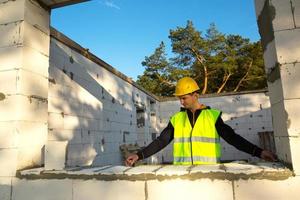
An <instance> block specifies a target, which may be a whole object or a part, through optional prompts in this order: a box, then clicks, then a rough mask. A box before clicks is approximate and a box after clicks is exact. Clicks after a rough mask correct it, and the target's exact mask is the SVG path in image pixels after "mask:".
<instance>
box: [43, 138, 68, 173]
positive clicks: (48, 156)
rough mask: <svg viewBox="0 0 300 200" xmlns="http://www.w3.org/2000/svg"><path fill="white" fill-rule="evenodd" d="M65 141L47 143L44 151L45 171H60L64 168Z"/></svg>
mask: <svg viewBox="0 0 300 200" xmlns="http://www.w3.org/2000/svg"><path fill="white" fill-rule="evenodd" d="M67 144H68V142H67V141H48V142H47V144H46V148H45V149H46V151H45V169H46V170H53V169H55V170H62V169H64V168H65V162H66V150H67Z"/></svg>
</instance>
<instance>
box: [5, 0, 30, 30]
mask: <svg viewBox="0 0 300 200" xmlns="http://www.w3.org/2000/svg"><path fill="white" fill-rule="evenodd" d="M24 10H25V0H19V1H5V2H2V3H1V2H0V11H1V12H0V24H7V23H11V22H15V21H20V20H23V19H24Z"/></svg>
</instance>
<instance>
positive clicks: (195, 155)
mask: <svg viewBox="0 0 300 200" xmlns="http://www.w3.org/2000/svg"><path fill="white" fill-rule="evenodd" d="M220 113H221V112H220V111H219V110H215V109H203V110H202V111H201V113H200V115H199V116H198V118H197V120H196V122H195V124H194V127H193V128H192V126H191V124H190V121H189V118H188V115H187V112H186V111H181V112H178V113H176V114H174V115H173V116H172V117H171V120H170V121H171V123H172V125H173V127H174V144H173V159H174V160H173V163H174V164H175V165H192V164H196V165H197V164H216V163H219V162H220V157H221V145H220V136H219V134H218V132H217V130H216V127H215V124H216V121H217V119H218V117H219V116H220Z"/></svg>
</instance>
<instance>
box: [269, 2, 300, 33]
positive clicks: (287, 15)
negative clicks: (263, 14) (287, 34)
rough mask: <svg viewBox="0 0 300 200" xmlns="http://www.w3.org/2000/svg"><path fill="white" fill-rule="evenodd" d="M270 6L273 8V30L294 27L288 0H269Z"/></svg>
mask: <svg viewBox="0 0 300 200" xmlns="http://www.w3.org/2000/svg"><path fill="white" fill-rule="evenodd" d="M270 6H271V9H274V19H273V20H272V24H273V29H274V31H275V32H276V31H281V30H286V29H293V28H295V27H294V22H293V13H292V8H291V3H290V1H282V0H271V1H270ZM270 11H271V10H270ZM270 14H271V13H270ZM272 14H273V13H272Z"/></svg>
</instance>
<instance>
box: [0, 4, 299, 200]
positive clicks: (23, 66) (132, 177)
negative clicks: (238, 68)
mask: <svg viewBox="0 0 300 200" xmlns="http://www.w3.org/2000/svg"><path fill="white" fill-rule="evenodd" d="M77 3H85V0H0V200H50V199H55V200H82V199H88V200H96V199H97V200H98V199H103V200H116V199H120V200H126V199H130V200H154V199H155V200H157V199H181V198H195V197H196V198H200V197H201V199H209V200H219V199H220V200H221V199H222V200H248V199H249V200H252V199H263V200H267V199H272V200H273V199H278V200H281V199H282V200H285V199H291V200H294V199H295V200H296V199H299V197H298V196H299V194H300V192H299V188H300V116H299V114H297V113H298V111H297V110H298V108H299V110H300V103H299V102H300V101H299V98H300V93H299V96H298V91H300V79H299V77H298V75H300V68H299V69H298V68H297V67H300V64H299V62H300V1H298V0H253V3H254V4H255V9H256V17H257V24H258V27H259V33H260V36H261V43H262V45H263V51H264V52H263V58H264V63H265V71H266V75H267V82H268V88H267V89H264V90H255V91H247V92H231V93H221V94H207V95H202V96H200V101H201V102H202V103H203V104H205V105H209V106H211V107H213V108H217V109H219V110H222V112H223V114H222V117H223V120H224V122H226V124H228V125H230V126H231V127H232V128H233V129H234V130H235V131H236V132H237V133H239V134H240V135H241V136H243V137H244V138H246V139H247V140H248V141H250V142H252V143H253V144H255V145H257V146H259V147H261V148H264V149H268V150H270V151H272V152H274V153H276V155H277V156H278V162H266V161H264V160H261V159H259V158H257V157H252V156H251V155H249V154H246V153H243V152H240V151H238V150H237V149H235V148H234V147H233V146H231V145H229V144H227V143H226V142H225V141H223V140H221V144H222V157H221V163H220V164H217V165H189V166H186V165H182V166H180V165H172V161H173V154H172V152H173V149H172V148H173V147H172V145H168V146H167V147H166V148H165V149H164V150H162V151H160V152H158V153H157V154H155V155H153V156H151V157H149V158H147V159H145V160H143V161H139V162H138V163H137V165H136V166H134V167H129V166H125V165H124V159H125V158H126V157H127V156H128V155H129V154H131V153H133V152H136V151H137V150H139V149H141V148H143V147H145V146H147V145H148V144H149V143H150V142H151V141H152V140H154V139H155V138H157V137H158V136H159V134H160V133H161V131H162V130H163V129H164V128H165V127H166V126H167V124H168V122H169V120H170V117H171V116H172V115H173V114H174V113H175V112H177V111H178V110H179V108H180V102H179V101H178V99H177V98H175V97H174V98H173V97H170V98H161V97H157V96H155V95H154V94H152V93H150V92H149V91H146V90H145V89H143V88H142V87H140V86H139V85H138V84H137V83H135V82H134V81H133V80H132V79H131V78H128V77H127V76H126V75H125V74H122V73H121V72H119V71H118V70H117V69H115V68H114V67H113V66H111V65H110V64H108V63H107V62H105V61H104V60H102V59H101V58H99V57H97V56H96V55H94V54H92V53H91V52H89V51H88V49H86V48H88V47H82V46H81V45H80V44H78V43H77V42H76V41H74V40H72V39H71V38H69V37H67V36H66V35H64V33H62V32H59V31H58V30H56V29H55V28H53V27H51V25H50V16H51V10H53V9H56V8H60V7H64V6H69V5H73V4H77ZM100 56H101V55H100ZM297 74H298V75H297ZM297 77H298V78H297ZM298 89H299V90H298Z"/></svg>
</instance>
